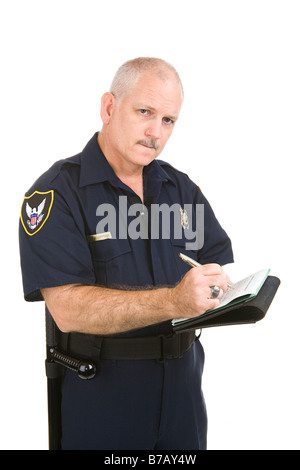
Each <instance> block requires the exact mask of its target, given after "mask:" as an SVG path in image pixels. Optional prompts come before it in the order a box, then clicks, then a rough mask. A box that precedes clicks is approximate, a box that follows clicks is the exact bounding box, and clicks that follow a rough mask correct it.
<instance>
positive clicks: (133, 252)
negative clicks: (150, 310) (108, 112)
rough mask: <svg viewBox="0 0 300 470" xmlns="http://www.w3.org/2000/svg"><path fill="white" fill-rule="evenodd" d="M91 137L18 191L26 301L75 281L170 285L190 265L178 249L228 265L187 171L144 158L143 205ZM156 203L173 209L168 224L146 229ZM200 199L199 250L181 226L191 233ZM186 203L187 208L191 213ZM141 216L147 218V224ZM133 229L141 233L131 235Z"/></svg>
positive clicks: (228, 255) (222, 236)
mask: <svg viewBox="0 0 300 470" xmlns="http://www.w3.org/2000/svg"><path fill="white" fill-rule="evenodd" d="M97 135H98V134H97V133H96V134H95V135H94V137H93V138H92V139H91V140H90V141H89V142H88V144H87V145H86V147H85V148H84V150H83V151H82V152H81V153H79V154H78V155H76V156H74V157H71V158H68V159H64V160H60V161H58V162H56V163H55V164H54V165H53V166H52V167H51V168H50V169H49V170H48V171H46V172H45V173H44V174H43V175H42V176H41V177H40V178H39V179H38V180H37V181H36V182H35V183H34V184H33V186H32V187H31V188H30V189H29V191H28V192H27V193H26V195H25V198H24V201H23V205H22V209H21V218H20V254H21V267H22V276H23V286H24V295H25V299H26V300H27V301H37V300H43V299H42V296H41V293H40V289H42V288H46V287H56V286H61V285H66V284H75V283H82V284H88V285H100V286H106V287H115V288H122V289H126V288H134V287H136V288H147V289H148V288H153V286H156V287H159V286H174V285H175V284H176V283H178V282H179V281H180V280H181V279H182V277H183V276H184V274H185V273H186V272H187V271H188V270H189V269H190V268H189V267H188V266H187V265H186V264H185V263H184V262H183V261H182V260H181V259H180V258H179V256H178V254H179V253H180V252H182V253H185V254H187V255H188V256H190V257H192V258H194V259H197V260H198V261H199V263H201V264H207V263H218V264H221V265H223V264H227V263H231V262H233V254H232V248H231V242H230V239H229V238H228V236H227V234H226V233H225V231H224V230H223V229H222V227H221V226H220V224H219V222H218V221H217V219H216V217H215V215H214V213H213V211H212V209H211V207H210V205H209V203H208V201H207V200H206V199H205V197H204V195H203V194H202V192H201V191H200V189H199V188H198V186H197V185H195V184H194V183H193V182H192V181H191V180H190V179H189V178H188V176H187V175H185V174H184V173H181V172H179V171H178V170H176V169H174V168H173V167H172V166H171V165H169V164H168V163H165V162H163V161H160V160H154V161H153V162H152V163H150V165H148V166H147V167H145V168H144V175H143V177H144V202H145V206H144V210H143V206H142V205H141V201H140V199H139V198H138V197H137V195H136V194H135V193H134V192H133V191H132V190H131V189H130V188H129V187H128V186H126V185H125V184H124V183H122V181H121V180H120V179H119V178H118V177H117V176H116V174H115V173H114V171H113V169H112V168H111V166H110V165H109V163H108V161H107V160H106V158H105V156H104V155H103V153H102V151H101V149H100V147H99V145H98V141H97ZM136 204H140V206H138V205H136ZM163 204H166V205H167V206H165V207H171V206H172V207H173V209H174V211H173V212H172V211H171V213H170V220H171V223H170V224H169V225H168V224H167V225H166V226H163V223H165V221H163V222H161V224H160V225H161V226H159V231H158V232H157V229H155V230H154V232H153V230H152V229H153V228H155V227H153V224H154V222H153V220H159V219H152V218H151V214H152V213H153V211H154V208H156V209H155V210H157V208H162V207H163V206H162V205H163ZM201 204H202V205H204V206H202V207H204V239H203V241H204V243H203V246H202V247H201V248H200V249H194V250H186V247H187V245H186V244H187V242H189V238H187V236H188V233H189V232H188V229H189V230H192V229H194V231H195V230H196V225H195V224H196V221H197V215H196V209H195V208H196V206H197V205H201ZM120 207H121V208H122V211H121V212H120ZM185 207H188V208H189V207H193V210H192V212H189V211H188V210H187V211H186V210H185ZM139 208H140V210H139V212H138V211H137V210H136V209H139ZM132 209H133V211H132V212H131V213H130V210H132ZM177 209H178V212H180V215H179V219H178V218H176V220H180V221H181V227H180V230H181V233H179V234H178V224H177V225H176V227H177V228H176V230H177V232H176V233H175V229H174V227H175V222H174V220H175V217H177V215H178V214H177V215H176V210H177ZM166 213H167V212H166ZM173 213H174V214H175V215H173ZM142 217H146V218H147V221H146V222H147V223H146V225H145V224H142V222H141V221H142ZM172 217H173V219H174V220H173V224H172ZM130 227H131V229H130ZM142 227H144V228H143V229H142ZM145 227H146V228H145ZM168 227H169V228H168ZM127 229H128V230H127ZM145 230H146V231H148V236H145ZM151 230H152V231H151ZM165 230H167V232H166V231H165ZM130 231H131V233H130ZM139 231H140V233H143V234H144V235H143V236H140V237H138V236H136V234H138V232H139ZM200 231H201V230H200ZM126 232H129V233H126ZM153 233H154V235H153ZM166 233H167V235H166ZM95 235H98V238H97V237H96V236H95ZM151 237H152V238H151ZM189 237H190V235H189ZM111 315H113V306H112V310H111ZM180 315H182V316H184V312H180ZM170 331H171V324H170V322H164V323H163V324H160V325H155V326H151V327H148V328H144V329H143V331H142V332H141V330H139V332H138V333H136V332H135V333H134V334H135V335H136V334H145V335H146V334H147V335H148V334H160V333H169V332H170Z"/></svg>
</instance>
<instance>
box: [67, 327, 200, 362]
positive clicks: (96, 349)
mask: <svg viewBox="0 0 300 470" xmlns="http://www.w3.org/2000/svg"><path fill="white" fill-rule="evenodd" d="M195 339H196V336H195V332H194V331H189V332H183V333H175V334H173V335H172V336H163V335H161V336H154V337H153V336H151V337H143V338H108V337H103V336H94V335H85V334H81V333H71V334H69V339H68V353H69V354H72V355H74V356H79V357H86V358H90V359H93V360H99V359H100V360H105V359H106V360H107V359H108V360H142V359H155V360H158V361H164V360H165V359H175V358H178V357H181V356H182V355H183V354H184V353H185V352H186V351H187V350H188V349H189V348H190V347H191V345H192V344H193V342H194V341H195Z"/></svg>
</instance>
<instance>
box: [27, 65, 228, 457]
mask: <svg viewBox="0 0 300 470" xmlns="http://www.w3.org/2000/svg"><path fill="white" fill-rule="evenodd" d="M182 101H183V89H182V84H181V81H180V78H179V76H178V74H177V72H176V70H175V69H174V68H173V67H172V66H171V65H170V64H168V63H166V62H164V61H162V60H161V59H154V58H138V59H134V60H132V61H129V62H127V63H125V64H124V65H123V66H121V67H120V69H119V70H118V71H117V74H116V76H115V78H114V80H113V83H112V86H111V90H110V92H108V93H105V94H104V95H103V97H102V101H101V118H102V121H103V127H102V130H101V132H99V133H96V134H95V135H94V136H93V137H92V139H91V140H90V141H89V142H88V144H87V145H86V147H85V148H84V150H83V151H82V152H81V153H79V154H78V155H76V156H73V157H71V158H67V159H64V160H61V161H59V162H57V163H55V164H54V165H53V166H52V167H51V168H50V169H49V170H48V171H46V172H45V173H44V174H43V175H42V176H41V177H40V178H39V179H38V180H37V181H36V182H35V183H34V185H33V186H32V187H31V188H30V189H29V191H28V192H27V193H26V195H25V198H24V201H23V205H22V211H21V221H20V222H21V224H20V252H21V266H22V274H23V284H24V295H25V299H26V300H27V301H39V300H45V302H46V304H47V307H48V309H49V311H50V313H51V315H52V317H53V319H54V320H55V322H56V324H57V326H58V327H59V329H60V331H61V332H62V338H64V341H63V344H64V348H65V349H66V352H68V353H71V354H73V355H74V356H77V357H87V358H92V359H93V360H94V361H96V366H97V373H96V376H95V378H94V379H93V380H89V381H82V380H80V379H79V378H78V376H77V375H76V374H74V373H73V372H72V371H67V372H66V374H65V377H64V379H63V382H62V404H61V412H62V441H61V447H62V449H119V450H121V449H168V450H170V449H205V448H206V432H207V418H206V409H205V402H204V398H203V395H202V390H201V379H202V371H203V364H204V353H203V349H202V346H201V343H200V341H199V340H197V341H196V338H195V332H185V333H181V334H173V330H172V319H174V318H181V317H194V316H197V315H200V314H201V313H204V312H205V311H206V310H208V309H211V308H214V307H216V306H217V305H218V303H219V298H220V297H221V295H222V294H223V292H224V291H226V290H227V282H228V281H229V278H228V276H227V275H226V273H225V272H224V271H223V269H222V267H221V265H223V264H227V263H230V262H232V261H233V255H232V249H231V242H230V239H229V238H228V236H227V234H226V233H225V231H224V230H223V229H222V227H221V226H220V224H219V223H218V221H217V219H216V217H215V215H214V213H213V211H212V209H211V207H210V205H209V203H208V201H207V200H206V199H205V197H204V195H203V194H202V192H201V191H200V189H199V188H198V186H196V185H195V184H194V183H193V182H192V181H191V180H190V179H189V178H188V176H186V175H185V174H183V173H181V172H179V171H178V170H176V169H175V168H173V167H172V166H171V165H169V164H167V163H165V162H163V161H161V160H156V157H158V155H159V154H160V153H161V151H162V150H163V148H164V146H165V144H166V142H167V140H168V139H169V137H170V135H171V133H172V131H173V128H174V126H175V123H176V120H177V119H178V116H179V112H180V109H181V105H182ZM199 207H202V208H204V223H203V218H200V221H199V217H197V216H198V215H199V211H198V210H197V208H199ZM155 216H157V217H155ZM167 216H168V217H167ZM166 219H168V223H166ZM178 221H179V229H178ZM199 227H200V229H199ZM198 229H199V230H200V231H199V230H198ZM197 230H198V231H199V233H200V232H201V234H202V237H201V236H200V235H199V237H198V238H199V239H200V238H201V243H198V245H197V243H196V244H195V245H193V244H190V245H189V244H188V243H189V242H190V241H191V234H194V235H195V237H196V238H197V233H198V232H197ZM198 242H199V240H198ZM190 248H191V249H190ZM179 253H185V254H187V255H188V256H190V257H193V258H194V259H196V260H198V261H199V263H201V266H200V267H197V268H192V269H190V268H189V267H188V266H187V265H186V264H185V263H183V262H182V260H181V259H180V258H179V256H178V254H179ZM212 286H218V287H219V288H220V294H219V296H218V298H212V297H213V296H212Z"/></svg>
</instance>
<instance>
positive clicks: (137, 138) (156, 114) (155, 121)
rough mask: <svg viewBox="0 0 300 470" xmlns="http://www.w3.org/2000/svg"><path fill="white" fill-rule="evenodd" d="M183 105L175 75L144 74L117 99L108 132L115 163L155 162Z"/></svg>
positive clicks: (142, 163)
mask: <svg viewBox="0 0 300 470" xmlns="http://www.w3.org/2000/svg"><path fill="white" fill-rule="evenodd" d="M181 105H182V91H181V87H180V85H179V84H178V83H177V82H176V80H175V79H174V78H173V77H172V76H170V78H169V79H168V80H163V79H160V78H158V77H157V76H156V75H154V74H151V75H149V74H144V75H142V76H141V77H140V79H139V80H138V82H137V84H136V86H135V87H134V89H133V90H132V91H131V93H130V94H129V95H127V96H126V97H125V98H123V100H122V101H121V102H120V103H115V102H114V106H113V111H112V113H111V118H110V121H109V124H108V135H109V144H110V150H111V151H112V155H111V156H112V157H113V158H114V161H115V163H119V164H130V165H131V166H142V167H144V166H146V165H148V164H149V163H151V161H153V160H154V159H155V158H156V157H157V156H158V155H159V154H160V153H161V152H162V150H163V148H164V146H165V145H166V143H167V140H168V139H169V137H170V135H171V134H172V131H173V129H174V125H175V122H176V120H177V119H178V116H179V112H180V108H181Z"/></svg>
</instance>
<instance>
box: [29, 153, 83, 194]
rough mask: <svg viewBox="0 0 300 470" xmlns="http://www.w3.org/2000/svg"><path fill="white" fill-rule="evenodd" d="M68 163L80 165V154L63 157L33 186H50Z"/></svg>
mask: <svg viewBox="0 0 300 470" xmlns="http://www.w3.org/2000/svg"><path fill="white" fill-rule="evenodd" d="M66 165H80V154H78V155H75V156H74V157H69V158H63V159H61V160H58V161H57V162H55V163H53V165H52V166H51V167H50V168H49V169H48V170H46V171H45V172H44V173H43V174H42V175H41V176H40V177H39V178H38V179H37V180H36V181H35V182H34V183H33V185H32V188H33V187H48V186H49V185H51V183H52V182H53V181H54V179H55V178H56V177H57V176H58V175H59V174H60V172H61V170H62V168H63V167H64V166H66Z"/></svg>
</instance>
